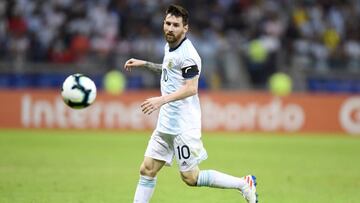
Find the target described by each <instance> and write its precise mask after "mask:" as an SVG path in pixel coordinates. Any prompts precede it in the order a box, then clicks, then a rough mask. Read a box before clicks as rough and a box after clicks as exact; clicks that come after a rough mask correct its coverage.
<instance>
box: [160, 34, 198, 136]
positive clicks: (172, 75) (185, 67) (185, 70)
mask: <svg viewBox="0 0 360 203" xmlns="http://www.w3.org/2000/svg"><path fill="white" fill-rule="evenodd" d="M200 72H201V59H200V56H199V54H198V53H197V51H196V49H195V48H194V46H193V44H192V43H191V41H190V40H189V39H187V38H186V37H185V38H184V39H183V40H182V41H181V43H180V44H179V45H178V46H177V47H175V48H170V47H169V44H168V43H167V44H166V45H165V55H164V59H163V63H162V74H161V94H162V95H166V94H171V93H173V92H175V91H177V90H178V89H180V88H181V87H182V86H183V85H184V83H185V80H187V79H191V78H193V77H195V76H196V75H200ZM192 129H199V130H200V129H201V109H200V102H199V97H198V95H197V94H196V95H193V96H190V97H187V98H184V99H182V100H177V101H173V102H169V103H167V104H164V105H163V106H161V108H160V112H159V118H158V122H157V127H156V130H158V131H159V132H162V133H166V134H172V135H178V134H181V133H183V132H186V131H188V130H192Z"/></svg>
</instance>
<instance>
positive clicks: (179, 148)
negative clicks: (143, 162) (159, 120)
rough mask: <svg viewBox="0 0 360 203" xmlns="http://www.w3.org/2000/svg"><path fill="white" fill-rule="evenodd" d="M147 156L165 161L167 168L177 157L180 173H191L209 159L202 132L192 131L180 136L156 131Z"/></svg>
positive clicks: (148, 147)
mask: <svg viewBox="0 0 360 203" xmlns="http://www.w3.org/2000/svg"><path fill="white" fill-rule="evenodd" d="M145 156H146V157H151V158H153V159H157V160H162V161H165V162H166V165H167V166H171V163H172V161H173V158H174V157H175V159H176V162H177V164H178V167H179V170H180V171H190V170H191V169H193V168H194V167H196V166H197V165H198V164H199V163H200V162H201V161H203V160H205V159H207V157H208V156H207V153H206V150H205V148H204V146H203V143H202V141H201V131H200V130H191V131H188V132H185V133H183V134H179V135H169V134H164V133H161V132H158V131H156V130H155V131H154V132H153V134H152V136H151V138H150V140H149V143H148V146H147V148H146V152H145Z"/></svg>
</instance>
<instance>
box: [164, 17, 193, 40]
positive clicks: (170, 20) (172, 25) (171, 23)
mask: <svg viewBox="0 0 360 203" xmlns="http://www.w3.org/2000/svg"><path fill="white" fill-rule="evenodd" d="M182 20H183V19H182V17H176V16H173V15H170V14H168V15H167V16H166V17H165V20H164V35H165V39H166V41H167V42H168V43H169V44H176V43H177V42H179V41H180V40H182V39H183V38H184V36H185V33H186V32H187V30H188V25H185V26H184V24H183V21H182Z"/></svg>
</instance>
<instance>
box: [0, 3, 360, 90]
mask: <svg viewBox="0 0 360 203" xmlns="http://www.w3.org/2000/svg"><path fill="white" fill-rule="evenodd" d="M171 3H179V4H181V5H183V6H184V7H186V8H187V9H188V10H189V13H190V32H189V34H188V38H190V39H191V40H192V41H193V43H194V45H195V46H196V48H197V49H198V51H199V53H200V55H201V57H202V62H203V73H204V74H203V76H204V78H205V79H204V85H205V86H207V87H209V88H211V89H216V88H251V87H259V88H262V87H264V86H265V85H266V81H267V79H268V77H269V75H271V74H272V73H274V72H276V71H279V70H281V71H285V72H286V71H289V69H291V68H297V69H313V70H316V71H320V72H326V71H329V70H332V69H340V70H346V71H353V72H358V71H360V23H359V22H358V19H360V1H359V0H342V1H340V0H298V1H292V0H197V1H192V0H184V1H174V0H7V1H0V61H7V62H14V63H15V62H21V63H18V64H26V63H38V62H46V63H53V64H76V63H87V64H90V65H89V68H91V67H93V68H97V69H104V71H105V70H108V69H114V68H117V69H121V68H122V66H123V64H124V62H125V61H126V60H127V59H128V58H129V57H137V58H142V59H146V60H151V61H154V62H157V63H161V60H162V56H163V47H164V43H165V41H164V39H163V35H162V22H163V17H164V12H165V9H166V7H167V6H168V5H169V4H171ZM22 66H23V67H20V68H26V65H22ZM125 74H127V76H128V77H129V78H130V77H139V78H142V85H143V86H146V87H154V86H157V85H158V83H157V78H156V77H157V76H155V75H153V74H152V73H150V72H140V71H139V72H137V71H135V72H132V73H125Z"/></svg>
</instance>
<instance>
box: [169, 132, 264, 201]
mask: <svg viewBox="0 0 360 203" xmlns="http://www.w3.org/2000/svg"><path fill="white" fill-rule="evenodd" d="M197 133H199V132H196V131H192V132H187V133H186V134H182V135H180V136H178V137H177V138H175V141H174V150H175V157H176V160H177V163H178V166H179V169H180V174H181V178H182V180H183V181H184V182H185V183H186V184H187V185H190V186H198V187H201V186H206V187H213V188H224V189H225V188H227V189H237V190H240V191H241V192H242V193H243V195H244V197H245V198H246V199H247V200H248V202H254V203H255V202H256V198H257V197H256V186H255V183H256V182H255V177H253V176H251V175H248V176H244V177H235V176H231V175H228V174H225V173H222V172H219V171H216V170H200V169H199V168H198V164H199V163H200V162H201V161H203V160H205V159H206V158H207V153H206V150H205V149H204V147H203V144H202V141H201V139H200V136H201V135H197Z"/></svg>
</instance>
